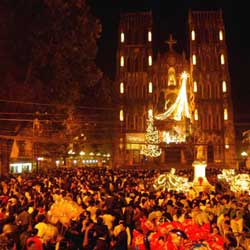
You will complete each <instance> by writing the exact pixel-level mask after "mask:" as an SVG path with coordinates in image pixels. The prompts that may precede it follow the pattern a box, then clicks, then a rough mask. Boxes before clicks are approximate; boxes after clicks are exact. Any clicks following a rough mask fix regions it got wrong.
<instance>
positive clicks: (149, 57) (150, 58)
mask: <svg viewBox="0 0 250 250" xmlns="http://www.w3.org/2000/svg"><path fill="white" fill-rule="evenodd" d="M148 65H149V66H152V56H148Z"/></svg>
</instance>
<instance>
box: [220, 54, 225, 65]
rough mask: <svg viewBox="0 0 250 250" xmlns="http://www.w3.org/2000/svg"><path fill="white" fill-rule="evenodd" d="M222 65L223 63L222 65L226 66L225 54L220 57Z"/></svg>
mask: <svg viewBox="0 0 250 250" xmlns="http://www.w3.org/2000/svg"><path fill="white" fill-rule="evenodd" d="M220 63H221V64H222V65H224V64H225V58H224V55H223V54H221V55H220Z"/></svg>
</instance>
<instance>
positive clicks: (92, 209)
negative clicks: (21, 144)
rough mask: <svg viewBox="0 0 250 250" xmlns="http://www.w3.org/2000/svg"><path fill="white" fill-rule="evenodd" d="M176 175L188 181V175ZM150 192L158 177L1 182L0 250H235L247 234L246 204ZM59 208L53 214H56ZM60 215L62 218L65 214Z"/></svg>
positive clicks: (66, 175)
mask: <svg viewBox="0 0 250 250" xmlns="http://www.w3.org/2000/svg"><path fill="white" fill-rule="evenodd" d="M177 172H178V175H180V176H184V177H186V178H189V179H190V180H192V178H193V175H192V170H179V171H177ZM219 173H220V171H219V170H218V169H217V170H216V169H207V179H208V181H209V182H210V184H211V185H214V187H215V190H214V191H207V190H204V191H202V192H195V190H194V189H193V188H192V187H190V188H189V189H188V190H186V192H181V193H180V192H176V191H173V190H171V191H170V190H155V189H154V187H153V183H154V181H155V179H156V178H157V176H159V175H160V174H161V171H160V170H149V169H147V170H143V169H136V170H129V169H107V168H71V169H68V168H61V169H54V170H50V171H46V172H45V173H43V172H40V173H26V174H19V175H9V176H5V177H4V178H1V181H0V249H1V250H2V249H3V250H5V249H8V250H12V249H16V250H31V249H36V250H47V249H48V250H57V249H58V250H60V249H67V250H128V249H137V250H157V249H162V250H177V249H179V250H185V249H193V250H194V249H210V250H222V249H236V247H237V246H239V245H242V244H243V240H244V241H247V235H248V234H247V233H248V232H250V196H249V193H248V192H241V193H233V192H232V191H231V190H230V188H229V186H227V185H224V184H222V183H220V182H219V181H218V180H217V175H218V174H219ZM59 204H60V206H59ZM66 210H67V211H66Z"/></svg>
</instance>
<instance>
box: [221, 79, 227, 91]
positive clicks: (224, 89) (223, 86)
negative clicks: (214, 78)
mask: <svg viewBox="0 0 250 250" xmlns="http://www.w3.org/2000/svg"><path fill="white" fill-rule="evenodd" d="M222 92H223V93H226V92H227V83H226V81H222Z"/></svg>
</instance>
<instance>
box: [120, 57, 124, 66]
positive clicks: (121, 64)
mask: <svg viewBox="0 0 250 250" xmlns="http://www.w3.org/2000/svg"><path fill="white" fill-rule="evenodd" d="M120 66H121V67H124V56H121V58H120Z"/></svg>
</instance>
